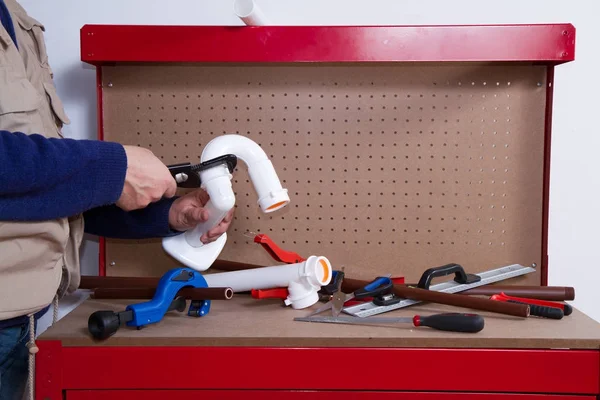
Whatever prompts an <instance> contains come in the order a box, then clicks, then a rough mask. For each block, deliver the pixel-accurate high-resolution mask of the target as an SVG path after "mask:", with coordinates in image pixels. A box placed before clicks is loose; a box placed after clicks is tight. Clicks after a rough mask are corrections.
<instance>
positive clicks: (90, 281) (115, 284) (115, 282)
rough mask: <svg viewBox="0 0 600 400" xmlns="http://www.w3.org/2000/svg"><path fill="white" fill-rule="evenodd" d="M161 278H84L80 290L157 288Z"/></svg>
mask: <svg viewBox="0 0 600 400" xmlns="http://www.w3.org/2000/svg"><path fill="white" fill-rule="evenodd" d="M158 281H160V278H156V277H134V276H82V277H81V282H80V283H79V288H80V289H97V288H156V287H157V286H158Z"/></svg>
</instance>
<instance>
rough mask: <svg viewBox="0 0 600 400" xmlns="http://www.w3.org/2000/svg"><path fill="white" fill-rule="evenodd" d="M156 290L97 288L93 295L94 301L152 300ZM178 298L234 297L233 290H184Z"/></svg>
mask: <svg viewBox="0 0 600 400" xmlns="http://www.w3.org/2000/svg"><path fill="white" fill-rule="evenodd" d="M155 292H156V288H151V287H147V288H146V287H130V288H126V287H119V288H108V287H103V288H96V289H95V290H94V292H93V293H92V295H91V296H92V298H94V299H151V298H153V297H154V293H155ZM177 297H183V298H185V299H186V300H230V299H231V298H232V297H233V289H231V288H190V287H187V288H183V289H181V290H179V292H177Z"/></svg>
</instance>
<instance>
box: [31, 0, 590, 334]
mask: <svg viewBox="0 0 600 400" xmlns="http://www.w3.org/2000/svg"><path fill="white" fill-rule="evenodd" d="M256 1H257V4H258V5H259V6H260V8H261V9H262V10H263V12H264V14H265V15H266V16H267V18H268V19H269V21H270V23H271V24H278V25H388V24H389V25H403V24H503V23H562V22H568V23H572V24H573V25H575V28H576V29H577V42H576V60H575V61H574V62H571V63H568V64H564V65H561V66H559V67H558V68H557V70H556V76H555V89H554V90H555V97H554V113H553V138H552V165H551V172H552V175H551V192H550V206H551V207H550V235H549V246H550V250H549V255H550V272H549V284H550V285H559V286H573V287H575V289H576V300H575V301H574V302H573V303H572V304H573V305H575V306H576V307H578V308H579V309H580V310H582V311H583V312H585V313H587V314H588V315H590V316H591V317H592V318H594V319H595V320H597V321H600V295H599V294H598V293H599V292H600V280H599V279H598V278H600V269H599V268H598V265H599V262H598V253H597V251H598V248H599V247H597V246H599V243H598V239H599V235H598V231H599V230H600V214H599V213H598V208H597V207H598V203H599V199H600V182H599V180H598V177H597V173H598V172H599V171H600V155H599V154H598V149H599V148H600V132H599V128H598V122H599V121H598V120H597V118H598V104H599V101H598V96H600V80H599V77H598V75H597V74H598V70H599V69H598V68H599V66H600V55H599V53H600V46H599V43H600V23H599V21H598V17H600V6H599V5H598V1H596V0H577V1H565V0H527V1H523V0H504V1H501V2H489V1H481V0H453V1H447V0H420V1H405V0H369V1H357V0H302V1H290V0H256ZM21 4H22V5H23V6H24V7H25V8H26V9H27V11H28V12H29V13H30V14H31V15H32V16H33V17H34V18H36V19H38V20H40V21H41V22H42V23H43V24H45V26H46V42H47V47H48V52H49V56H50V62H51V65H52V67H53V69H54V71H55V80H56V84H57V87H58V92H59V94H60V96H61V97H62V99H63V101H64V103H65V106H66V110H67V113H68V114H69V116H70V118H71V120H72V124H71V125H70V126H68V127H67V129H66V130H65V134H66V135H67V136H69V137H74V138H96V137H97V136H96V135H97V132H96V115H95V110H96V98H95V72H94V70H93V69H92V68H90V67H88V66H86V65H84V64H82V63H81V61H80V58H79V57H80V53H79V30H80V28H81V27H82V26H83V25H84V24H157V25H167V24H168V25H171V24H175V25H241V24H242V22H241V21H240V20H239V19H238V18H237V17H236V16H235V15H234V13H233V6H232V0H169V1H164V0H162V1H158V0H103V1H89V0H87V1H85V0H84V1H82V0H52V1H50V0H46V1H40V0H37V1H36V0H21ZM97 252H98V246H97V242H96V241H95V240H94V238H89V240H87V241H86V243H85V245H84V249H83V256H82V258H83V272H84V273H85V274H95V273H97ZM72 306H73V304H72V303H69V302H68V301H65V302H63V303H62V305H61V313H60V315H61V316H62V315H64V313H65V312H67V311H68V310H70V309H72ZM48 320H49V318H46V319H45V320H43V321H42V323H41V326H40V332H41V331H43V329H44V325H45V324H47V323H48Z"/></svg>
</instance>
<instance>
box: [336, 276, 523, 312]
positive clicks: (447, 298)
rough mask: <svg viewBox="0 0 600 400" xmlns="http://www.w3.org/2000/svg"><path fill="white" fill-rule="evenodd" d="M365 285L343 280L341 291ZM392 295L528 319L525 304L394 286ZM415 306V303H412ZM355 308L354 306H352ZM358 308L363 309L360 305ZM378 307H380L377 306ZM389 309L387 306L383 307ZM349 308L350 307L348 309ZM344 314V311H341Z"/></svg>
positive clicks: (358, 281) (363, 282)
mask: <svg viewBox="0 0 600 400" xmlns="http://www.w3.org/2000/svg"><path fill="white" fill-rule="evenodd" d="M365 284H366V282H365V281H362V280H358V279H345V280H344V282H343V285H342V290H343V291H353V290H356V289H357V288H360V287H363V286H364V285H365ZM394 294H395V295H396V296H398V297H401V298H404V299H408V300H416V301H417V302H429V303H437V304H446V305H452V306H456V307H464V308H471V309H476V310H482V311H490V312H495V313H499V314H504V315H512V316H515V317H522V318H527V317H529V313H530V310H529V305H527V304H513V303H504V302H499V301H494V300H490V299H484V298H478V297H472V296H462V295H460V294H456V293H444V292H435V291H431V290H427V289H420V288H412V287H408V286H403V285H394ZM413 304H415V303H413ZM354 307H356V306H354ZM360 307H363V305H361V306H360ZM378 307H380V306H378ZM384 307H389V306H384ZM349 308H351V307H349ZM343 311H344V312H346V309H344V310H343ZM366 316H367V315H360V316H359V317H360V318H364V317H366Z"/></svg>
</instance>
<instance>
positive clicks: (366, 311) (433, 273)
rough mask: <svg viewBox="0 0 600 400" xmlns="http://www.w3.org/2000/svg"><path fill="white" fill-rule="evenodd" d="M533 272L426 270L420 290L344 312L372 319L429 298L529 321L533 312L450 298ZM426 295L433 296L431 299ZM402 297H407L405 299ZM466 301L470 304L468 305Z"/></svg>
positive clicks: (400, 289) (405, 289) (518, 268)
mask: <svg viewBox="0 0 600 400" xmlns="http://www.w3.org/2000/svg"><path fill="white" fill-rule="evenodd" d="M531 272H535V269H533V268H531V267H524V266H522V265H518V264H514V265H509V266H506V267H502V268H497V269H494V270H491V271H486V272H482V273H479V274H467V273H466V272H465V271H464V269H463V267H462V266H461V265H459V264H454V263H453V264H446V265H443V266H441V267H435V268H430V269H428V270H426V271H425V272H424V273H423V275H422V276H421V279H420V280H419V283H418V284H417V288H412V287H410V286H402V285H394V288H395V290H394V295H396V296H397V297H396V298H393V297H391V296H390V297H388V298H387V299H384V301H379V302H371V303H366V304H359V305H355V306H351V307H346V308H344V310H343V311H344V313H346V314H350V315H353V316H355V317H361V318H364V317H368V316H371V315H376V314H381V313H384V312H389V311H393V310H397V309H399V308H403V307H408V306H411V305H413V304H417V303H420V302H421V301H425V296H427V298H429V299H431V300H429V301H431V302H434V303H441V304H452V305H459V304H462V306H463V307H472V308H478V307H483V308H479V309H481V310H486V311H494V310H499V311H496V312H500V313H503V314H504V313H508V314H510V315H517V316H524V317H526V316H528V315H529V312H528V311H527V310H525V309H520V310H518V309H512V310H510V309H498V308H496V307H495V306H493V305H492V304H491V303H489V302H487V301H488V299H479V298H473V297H468V296H460V297H458V298H457V297H452V296H450V297H448V296H447V295H448V294H454V293H458V292H461V291H465V290H468V289H471V288H473V287H477V286H482V285H486V284H490V283H493V282H498V281H501V280H505V279H508V278H512V277H516V276H521V275H524V274H528V273H531ZM452 274H454V275H455V277H454V280H451V281H448V282H443V283H440V284H437V285H433V286H431V281H432V280H433V279H434V278H437V277H442V276H447V275H452ZM346 283H348V281H346ZM356 284H357V285H360V282H357V283H356ZM352 287H354V286H352ZM349 289H351V288H349ZM425 292H430V295H429V296H428V295H427V294H426V293H425ZM399 293H403V294H404V295H402V294H399ZM442 294H443V296H441V297H440V296H439V295H442ZM461 298H462V299H461ZM436 299H437V300H436ZM462 300H466V302H464V301H462ZM446 301H452V303H446ZM467 304H470V305H467ZM507 305H508V304H507ZM488 307H491V308H488Z"/></svg>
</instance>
